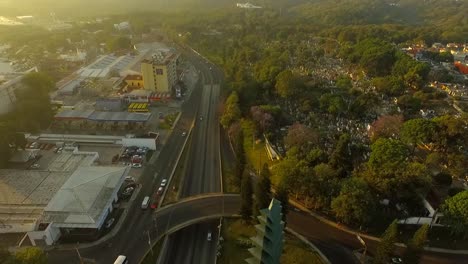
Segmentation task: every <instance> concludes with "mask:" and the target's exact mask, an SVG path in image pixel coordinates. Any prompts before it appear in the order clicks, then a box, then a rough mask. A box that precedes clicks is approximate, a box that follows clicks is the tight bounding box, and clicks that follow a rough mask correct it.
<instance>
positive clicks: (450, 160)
mask: <svg viewBox="0 0 468 264" xmlns="http://www.w3.org/2000/svg"><path fill="white" fill-rule="evenodd" d="M447 166H448V170H449V172H450V174H452V175H453V176H454V177H456V178H459V179H463V177H465V176H466V168H468V158H467V157H466V156H465V155H464V154H456V153H451V154H449V155H447Z"/></svg>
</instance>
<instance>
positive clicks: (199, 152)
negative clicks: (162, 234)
mask: <svg viewBox="0 0 468 264" xmlns="http://www.w3.org/2000/svg"><path fill="white" fill-rule="evenodd" d="M187 57H189V58H191V63H192V64H194V65H195V67H196V68H197V69H199V70H200V73H201V75H202V83H203V91H202V98H201V104H200V108H199V111H198V115H197V119H196V125H195V127H194V129H193V131H192V133H193V134H192V140H191V141H190V142H189V144H190V146H187V147H188V148H189V149H190V153H189V155H188V157H189V162H188V166H187V173H186V175H185V176H184V178H183V184H182V189H181V190H180V197H181V198H184V197H189V196H193V195H198V194H203V193H214V192H216V193H220V192H221V173H220V171H221V163H220V162H221V161H220V156H219V153H220V148H219V147H220V134H219V113H218V111H217V110H218V100H219V95H220V81H221V80H222V73H221V72H219V71H217V69H215V67H214V66H213V65H211V64H209V63H208V62H206V61H204V60H203V59H201V58H200V57H198V56H194V57H192V56H191V55H187ZM218 224H219V220H211V221H208V222H204V223H199V224H195V225H193V226H190V227H187V228H185V229H183V230H180V231H178V232H176V233H174V234H171V235H170V236H169V238H168V246H167V250H168V252H166V254H165V258H164V259H163V260H162V261H161V263H168V264H169V263H176V264H184V263H187V264H189V263H207V264H209V263H213V262H214V261H215V258H216V240H217V234H218V232H217V230H218V229H217V226H218ZM209 232H211V233H212V239H211V241H208V240H207V235H208V233H209Z"/></svg>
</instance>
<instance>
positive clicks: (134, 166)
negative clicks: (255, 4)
mask: <svg viewBox="0 0 468 264" xmlns="http://www.w3.org/2000/svg"><path fill="white" fill-rule="evenodd" d="M132 167H133V168H141V163H133V164H132Z"/></svg>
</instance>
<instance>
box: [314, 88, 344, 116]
mask: <svg viewBox="0 0 468 264" xmlns="http://www.w3.org/2000/svg"><path fill="white" fill-rule="evenodd" d="M320 108H321V109H322V110H325V111H327V112H328V113H330V114H333V115H339V114H341V113H343V112H344V111H345V109H346V105H345V102H344V100H343V98H342V97H341V95H338V94H329V93H326V94H323V95H322V96H321V97H320Z"/></svg>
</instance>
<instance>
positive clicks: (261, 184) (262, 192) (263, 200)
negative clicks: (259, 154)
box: [255, 163, 271, 210]
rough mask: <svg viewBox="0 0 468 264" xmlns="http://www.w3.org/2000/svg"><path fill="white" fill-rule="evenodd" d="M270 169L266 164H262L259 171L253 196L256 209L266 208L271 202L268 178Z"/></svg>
mask: <svg viewBox="0 0 468 264" xmlns="http://www.w3.org/2000/svg"><path fill="white" fill-rule="evenodd" d="M270 176H271V173H270V169H269V168H268V164H266V163H265V164H263V168H262V171H261V172H260V176H259V179H258V180H257V186H256V189H255V198H256V205H257V210H260V209H263V208H267V207H268V205H269V204H270V202H271V180H270Z"/></svg>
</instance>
